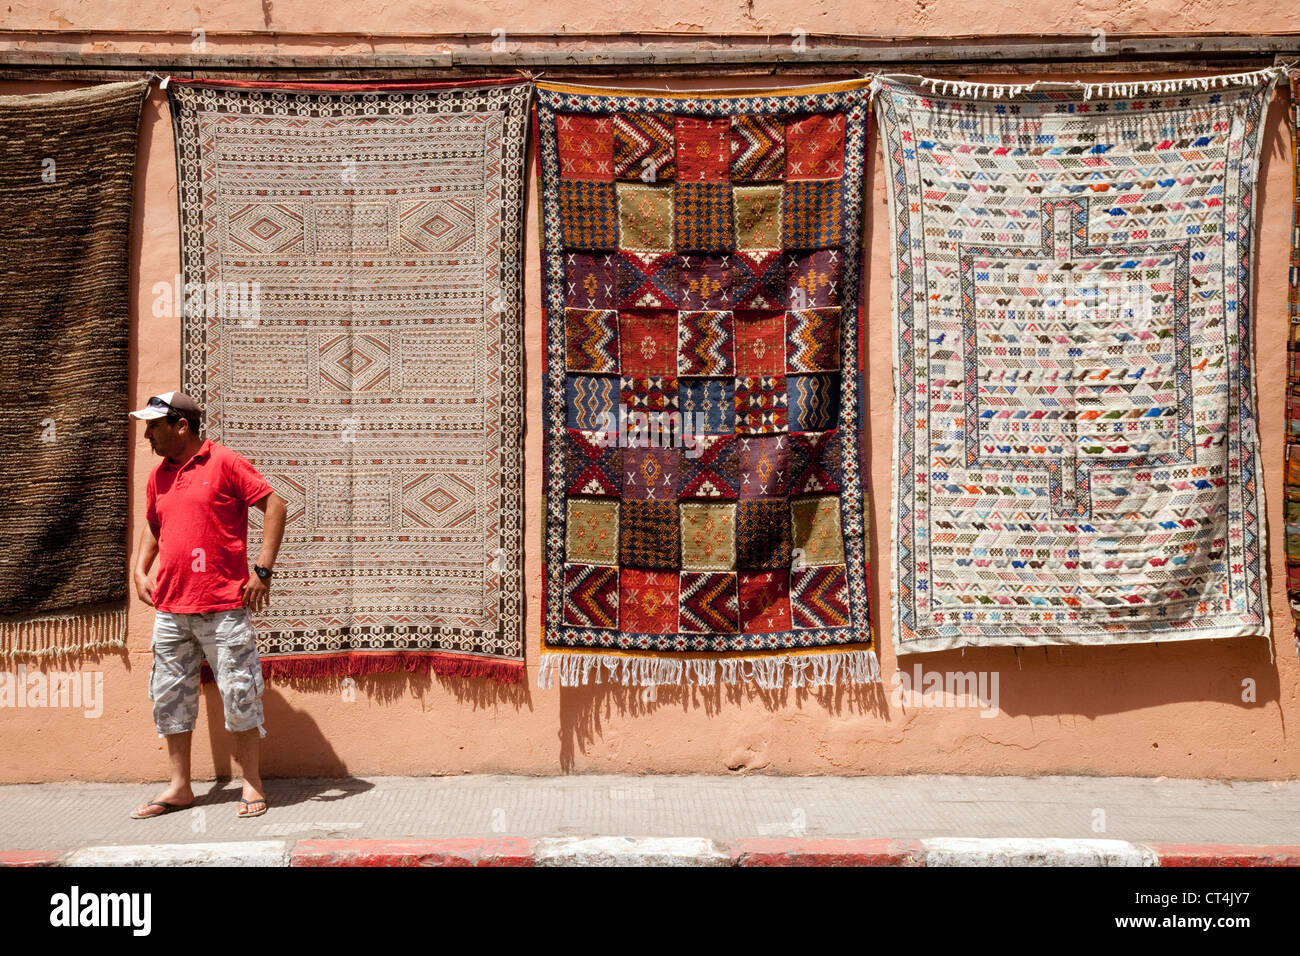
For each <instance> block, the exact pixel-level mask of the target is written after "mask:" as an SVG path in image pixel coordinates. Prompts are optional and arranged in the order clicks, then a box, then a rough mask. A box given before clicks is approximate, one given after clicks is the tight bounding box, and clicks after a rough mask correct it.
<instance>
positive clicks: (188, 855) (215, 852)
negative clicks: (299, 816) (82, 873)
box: [62, 840, 289, 866]
mask: <svg viewBox="0 0 1300 956" xmlns="http://www.w3.org/2000/svg"><path fill="white" fill-rule="evenodd" d="M62 865H63V866H288V865H289V844H288V842H287V841H285V840H258V841H252V842H246V843H245V842H231V843H154V844H144V845H143V846H92V847H86V848H85V849H83V850H77V851H75V852H74V853H70V854H68V856H67V857H66V858H65V859H64V860H63V864H62Z"/></svg>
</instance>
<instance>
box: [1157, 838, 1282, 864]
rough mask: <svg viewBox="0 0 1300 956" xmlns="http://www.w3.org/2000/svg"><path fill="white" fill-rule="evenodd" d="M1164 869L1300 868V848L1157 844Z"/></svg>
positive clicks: (1212, 844)
mask: <svg viewBox="0 0 1300 956" xmlns="http://www.w3.org/2000/svg"><path fill="white" fill-rule="evenodd" d="M1148 847H1149V848H1150V849H1151V850H1152V851H1153V852H1154V853H1155V854H1156V856H1157V857H1158V858H1159V859H1160V865H1161V866H1300V846H1231V845H1226V844H1214V843H1156V844H1148Z"/></svg>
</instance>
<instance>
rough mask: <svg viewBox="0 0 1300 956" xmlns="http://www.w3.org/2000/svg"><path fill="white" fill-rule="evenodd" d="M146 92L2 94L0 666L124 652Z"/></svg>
mask: <svg viewBox="0 0 1300 956" xmlns="http://www.w3.org/2000/svg"><path fill="white" fill-rule="evenodd" d="M148 86H149V84H148V82H147V81H140V82H131V83H113V84H108V85H104V86H97V87H91V88H87V89H79V90H71V91H68V92H61V93H48V94H35V95H28V96H6V97H0V209H2V210H3V211H4V212H3V215H0V528H3V529H4V535H5V542H4V547H3V548H0V659H6V660H10V659H14V658H17V657H50V656H55V655H59V654H66V653H76V652H79V651H85V650H96V649H106V648H114V647H124V646H125V638H126V606H125V602H126V597H127V567H126V564H127V560H126V545H127V541H126V535H127V502H128V495H129V489H128V486H127V469H126V464H127V426H128V422H127V418H126V412H127V404H128V403H127V399H128V394H127V389H128V382H127V336H128V311H129V309H128V299H127V294H128V293H127V281H128V262H127V254H128V243H129V235H130V228H131V198H132V185H133V178H134V173H135V158H136V135H137V130H138V127H139V119H140V109H141V106H142V104H143V102H144V97H145V94H146V92H147V91H148Z"/></svg>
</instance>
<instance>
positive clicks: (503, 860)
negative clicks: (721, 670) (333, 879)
mask: <svg viewBox="0 0 1300 956" xmlns="http://www.w3.org/2000/svg"><path fill="white" fill-rule="evenodd" d="M536 846H537V841H536V840H529V839H525V838H523V837H502V838H500V839H496V840H478V839H461V840H302V841H301V842H299V843H298V844H297V845H296V846H295V847H294V848H293V852H292V854H291V855H290V860H289V865H290V866H532V865H533V851H534V849H535V848H536Z"/></svg>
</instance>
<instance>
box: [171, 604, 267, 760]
mask: <svg viewBox="0 0 1300 956" xmlns="http://www.w3.org/2000/svg"><path fill="white" fill-rule="evenodd" d="M204 657H207V659H208V664H209V666H211V668H212V673H213V674H214V675H215V676H216V679H217V690H218V691H220V693H221V702H222V704H223V705H224V707H225V710H226V729H227V730H229V731H231V732H232V733H240V732H242V731H245V730H252V729H253V728H254V727H256V728H257V729H258V730H259V731H261V733H262V736H266V732H265V731H264V730H262V723H263V716H262V692H263V690H264V689H265V688H264V684H263V683H262V664H261V661H260V660H259V659H258V656H257V631H256V630H255V629H254V627H253V621H252V619H251V618H250V617H249V616H248V611H247V610H245V609H244V608H242V607H241V608H236V609H235V610H233V611H213V612H212V613H210V614H172V613H169V612H167V611H158V612H157V613H156V615H155V617H154V625H153V671H152V673H151V674H150V676H149V699H150V700H152V701H153V721H154V724H155V726H157V728H158V733H160V734H183V733H185V732H186V731H190V730H193V729H194V721H195V719H196V718H197V717H198V714H199V668H200V665H201V664H202V662H203V658H204Z"/></svg>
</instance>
